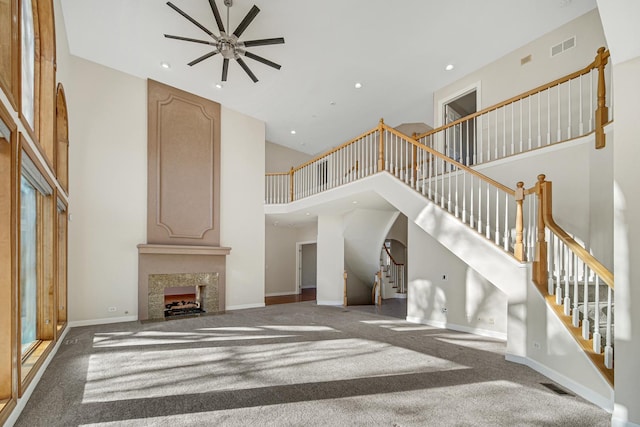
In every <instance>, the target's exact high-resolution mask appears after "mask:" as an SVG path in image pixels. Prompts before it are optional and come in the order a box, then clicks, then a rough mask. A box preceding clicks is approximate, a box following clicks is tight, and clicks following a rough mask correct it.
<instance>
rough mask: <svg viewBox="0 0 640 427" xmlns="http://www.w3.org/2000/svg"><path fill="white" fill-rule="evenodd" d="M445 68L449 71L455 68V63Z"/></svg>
mask: <svg viewBox="0 0 640 427" xmlns="http://www.w3.org/2000/svg"><path fill="white" fill-rule="evenodd" d="M444 69H445V70H447V71H451V70H453V64H449V65H447V66H446V67H444Z"/></svg>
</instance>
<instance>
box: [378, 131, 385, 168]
mask: <svg viewBox="0 0 640 427" xmlns="http://www.w3.org/2000/svg"><path fill="white" fill-rule="evenodd" d="M378 139H379V140H380V141H379V144H378V172H382V171H383V170H384V162H385V160H384V120H383V119H380V123H379V124H378Z"/></svg>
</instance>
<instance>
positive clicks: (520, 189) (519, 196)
mask: <svg viewBox="0 0 640 427" xmlns="http://www.w3.org/2000/svg"><path fill="white" fill-rule="evenodd" d="M516 186H517V188H516V195H515V199H516V244H515V246H514V247H513V255H514V256H515V257H516V259H517V260H518V261H524V244H523V243H522V241H523V239H522V236H523V233H522V229H523V224H524V221H523V217H522V203H523V202H524V182H522V181H520V182H518V183H517V184H516Z"/></svg>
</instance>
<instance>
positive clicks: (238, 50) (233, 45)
mask: <svg viewBox="0 0 640 427" xmlns="http://www.w3.org/2000/svg"><path fill="white" fill-rule="evenodd" d="M167 5H168V6H169V7H170V8H171V9H173V10H175V11H176V12H177V13H179V14H180V15H182V17H184V18H185V19H186V20H187V21H189V22H191V23H192V24H193V25H195V26H196V27H198V28H199V29H200V30H202V31H204V32H205V33H206V34H207V35H208V36H210V37H211V39H212V40H200V39H194V38H190V37H182V36H175V35H171V34H165V35H164V36H165V37H166V38H168V39H174V40H181V41H186V42H189V43H199V44H204V45H209V46H213V47H214V49H213V50H212V51H211V52H208V53H205V54H204V55H202V56H200V57H198V58H196V59H194V60H193V61H191V62H189V63H188V65H189V66H194V65H196V64H199V63H200V62H202V61H204V60H205V59H208V58H211V57H213V56H215V55H218V54H220V56H222V58H223V61H222V78H221V80H222V81H223V82H226V81H227V75H228V72H229V60H230V59H233V60H235V61H236V62H237V63H238V65H240V67H241V68H242V69H243V70H244V71H245V73H247V75H248V76H249V77H250V78H251V80H253V82H254V83H256V82H257V81H258V78H257V77H256V75H255V74H254V73H253V72H252V71H251V69H250V68H249V66H248V65H247V63H246V62H245V61H244V59H242V57H246V58H250V59H253V60H254V61H257V62H261V63H263V64H265V65H268V66H269V67H272V68H275V69H276V70H279V69H280V68H281V65H280V64H276V63H275V62H273V61H270V60H268V59H266V58H263V57H261V56H258V55H256V54H254V53H251V52H249V51H247V48H250V47H256V46H267V45H272V44H283V43H284V38H283V37H276V38H269V39H258V40H248V41H244V42H243V41H240V37H241V36H242V33H244V31H245V30H246V29H247V27H248V26H249V25H250V24H251V22H252V21H253V20H254V19H255V17H256V16H257V15H258V13H259V12H260V9H259V8H258V7H257V6H256V5H253V7H252V8H251V10H249V12H248V13H247V15H246V16H245V17H244V19H243V20H242V21H241V22H240V24H238V27H237V28H236V29H235V31H233V33H231V34H227V31H226V30H225V26H224V24H223V22H222V17H221V16H220V11H219V10H218V7H217V5H216V2H215V0H209V5H210V6H211V12H213V17H214V19H215V21H216V25H217V27H218V30H219V32H220V34H219V35H216V34H214V33H213V32H212V31H210V30H209V29H207V28H206V27H205V26H204V25H202V24H200V23H199V22H198V21H196V20H195V19H194V18H192V17H191V16H190V15H188V14H187V13H186V12H184V11H183V10H182V9H180V8H179V7H178V6H176V5H175V4H173V3H171V2H170V1H169V2H167ZM224 5H225V6H226V7H227V29H230V26H229V9H230V8H231V6H232V5H233V0H224Z"/></svg>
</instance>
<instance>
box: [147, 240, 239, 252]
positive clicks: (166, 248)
mask: <svg viewBox="0 0 640 427" xmlns="http://www.w3.org/2000/svg"><path fill="white" fill-rule="evenodd" d="M230 252H231V248H229V247H224V246H187V245H154V244H146V243H141V244H139V245H138V253H140V254H154V255H229V253H230Z"/></svg>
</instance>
